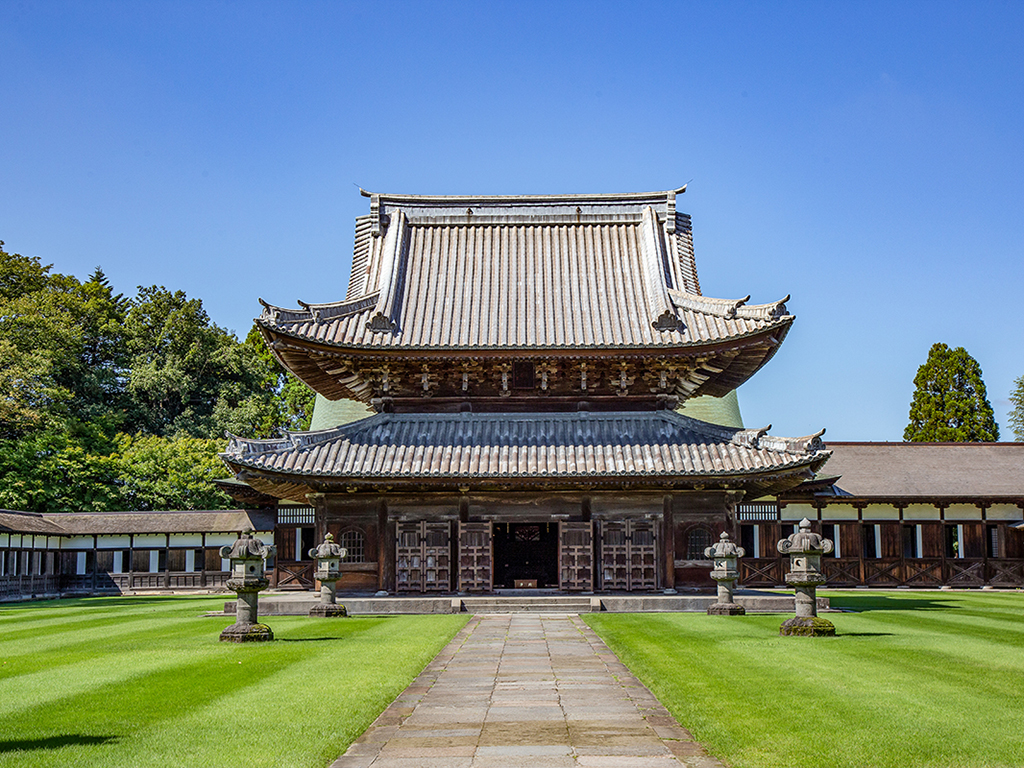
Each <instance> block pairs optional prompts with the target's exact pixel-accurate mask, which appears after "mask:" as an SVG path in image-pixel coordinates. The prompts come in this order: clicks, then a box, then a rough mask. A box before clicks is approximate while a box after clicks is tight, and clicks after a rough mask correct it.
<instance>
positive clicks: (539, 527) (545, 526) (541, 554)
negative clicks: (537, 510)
mask: <svg viewBox="0 0 1024 768" xmlns="http://www.w3.org/2000/svg"><path fill="white" fill-rule="evenodd" d="M493 536H494V586H495V588H504V589H515V588H516V582H517V581H518V582H520V584H519V588H520V589H522V588H524V587H525V588H528V589H529V588H533V587H534V584H533V582H536V588H537V589H557V588H558V523H495V524H494V534H493Z"/></svg>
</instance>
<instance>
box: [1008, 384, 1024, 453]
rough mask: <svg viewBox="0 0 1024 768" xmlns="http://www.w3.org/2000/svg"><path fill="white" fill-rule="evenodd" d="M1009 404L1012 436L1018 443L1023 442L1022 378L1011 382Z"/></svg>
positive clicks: (1023, 387)
mask: <svg viewBox="0 0 1024 768" xmlns="http://www.w3.org/2000/svg"><path fill="white" fill-rule="evenodd" d="M1010 402H1011V403H1013V409H1012V410H1011V411H1010V426H1011V427H1013V436H1014V437H1015V438H1016V439H1017V441H1018V442H1024V376H1021V377H1020V378H1019V379H1017V380H1016V381H1015V382H1013V392H1011V393H1010Z"/></svg>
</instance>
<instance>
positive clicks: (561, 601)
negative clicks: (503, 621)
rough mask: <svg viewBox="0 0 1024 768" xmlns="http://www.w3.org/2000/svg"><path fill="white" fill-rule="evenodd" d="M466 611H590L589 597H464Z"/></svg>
mask: <svg viewBox="0 0 1024 768" xmlns="http://www.w3.org/2000/svg"><path fill="white" fill-rule="evenodd" d="M462 609H463V610H464V611H465V612H466V613H590V611H592V610H600V605H598V606H597V607H596V608H595V607H594V606H593V604H592V602H591V599H590V598H589V597H519V596H516V597H464V598H462Z"/></svg>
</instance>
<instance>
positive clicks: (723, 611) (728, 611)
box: [708, 603, 747, 616]
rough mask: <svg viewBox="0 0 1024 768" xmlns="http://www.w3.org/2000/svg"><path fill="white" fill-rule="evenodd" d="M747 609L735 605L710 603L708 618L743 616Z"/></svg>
mask: <svg viewBox="0 0 1024 768" xmlns="http://www.w3.org/2000/svg"><path fill="white" fill-rule="evenodd" d="M746 612H747V609H746V608H744V607H743V606H742V605H737V604H736V603H712V604H711V605H709V606H708V616H743V615H744V614H745V613H746Z"/></svg>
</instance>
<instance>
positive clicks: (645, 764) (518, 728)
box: [331, 614, 723, 768]
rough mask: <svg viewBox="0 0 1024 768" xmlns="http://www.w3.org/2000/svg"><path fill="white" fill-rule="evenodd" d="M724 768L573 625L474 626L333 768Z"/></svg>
mask: <svg viewBox="0 0 1024 768" xmlns="http://www.w3.org/2000/svg"><path fill="white" fill-rule="evenodd" d="M680 765H685V766H691V767H693V768H722V766H723V764H722V763H721V762H719V761H718V760H716V759H714V758H712V757H708V756H707V754H706V753H705V752H704V750H703V749H702V748H701V746H700V745H699V744H697V743H696V742H695V741H694V740H693V737H692V736H691V735H690V733H689V731H687V730H686V729H685V728H682V727H681V726H680V725H679V723H677V722H676V720H675V718H673V717H672V715H670V714H669V713H668V711H667V710H666V709H665V708H664V707H663V706H661V704H660V703H659V702H658V700H657V699H656V698H654V695H653V694H652V693H651V692H650V691H649V690H647V688H646V687H645V686H644V685H643V684H642V683H640V681H638V680H637V679H636V678H635V677H633V675H632V674H630V672H629V670H628V669H626V667H625V665H623V664H622V663H621V662H620V661H619V660H618V659H617V658H616V656H615V654H613V653H612V652H611V651H610V650H609V649H608V646H606V645H605V644H604V643H603V642H602V641H601V640H600V638H598V637H597V635H596V634H594V632H593V631H592V630H591V629H590V627H588V626H587V625H586V624H585V623H584V622H583V621H582V620H581V619H580V618H579V616H575V615H561V614H547V615H544V614H505V615H480V616H474V617H473V618H472V619H471V620H470V622H469V623H468V624H467V625H466V626H465V627H464V628H463V629H462V630H461V631H460V632H459V633H458V634H457V635H456V636H455V638H454V639H453V640H452V641H451V643H449V644H448V646H447V647H446V648H445V649H444V650H443V651H441V653H439V654H438V655H437V656H436V657H435V658H434V660H433V661H431V662H430V664H428V665H427V668H426V669H424V670H423V672H422V673H421V674H420V676H419V677H418V678H416V679H415V680H414V681H413V682H412V685H410V686H409V687H408V688H406V689H405V691H404V692H403V693H402V694H401V695H400V696H399V697H398V698H397V699H395V701H394V702H393V703H392V704H391V706H390V707H388V708H387V709H386V710H384V712H383V713H382V714H381V716H380V717H378V718H377V720H376V721H374V723H373V725H371V726H370V727H369V728H368V729H367V730H366V732H365V733H364V734H363V735H362V736H361V737H360V738H359V739H358V740H357V741H356V742H355V743H353V744H352V746H351V747H349V749H348V751H347V752H346V753H345V754H344V755H343V756H342V757H340V758H338V760H337V761H335V763H334V764H333V765H332V766H331V768H369V767H370V766H372V768H414V767H415V768H431V767H432V766H437V768H484V767H485V766H486V767H487V768H499V767H500V768H518V767H519V766H522V767H523V768H527V767H528V768H556V767H557V768H561V766H566V767H567V768H568V767H569V766H573V767H575V768H605V767H607V768H612V767H613V766H614V768H632V767H633V766H636V768H662V766H664V767H665V768H668V767H669V766H675V768H678V767H679V766H680Z"/></svg>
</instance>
